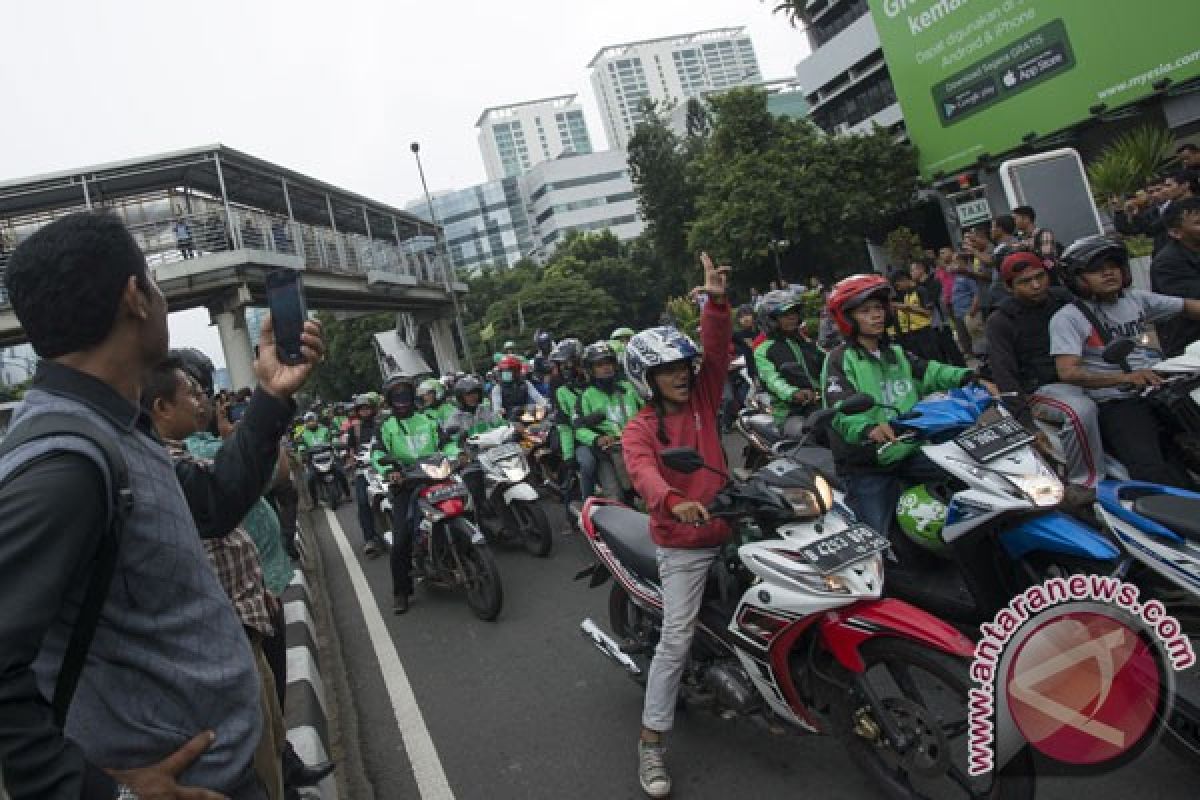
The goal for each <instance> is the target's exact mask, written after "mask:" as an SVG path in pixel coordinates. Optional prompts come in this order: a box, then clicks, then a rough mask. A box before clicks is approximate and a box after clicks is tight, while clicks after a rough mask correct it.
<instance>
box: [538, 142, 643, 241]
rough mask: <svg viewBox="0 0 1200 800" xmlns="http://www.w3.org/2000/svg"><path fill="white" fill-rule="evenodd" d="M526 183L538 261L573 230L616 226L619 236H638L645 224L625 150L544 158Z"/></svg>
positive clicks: (614, 228) (612, 227)
mask: <svg viewBox="0 0 1200 800" xmlns="http://www.w3.org/2000/svg"><path fill="white" fill-rule="evenodd" d="M521 186H522V190H523V192H524V194H525V197H526V201H527V204H528V206H527V207H528V210H529V218H530V220H531V222H532V223H533V234H534V239H535V242H534V245H535V247H534V254H533V255H534V258H535V260H538V261H544V260H545V259H546V258H549V256H550V255H551V254H552V253H553V252H554V250H555V248H556V247H558V245H559V244H560V243H561V242H562V240H563V239H565V238H566V236H567V234H568V233H570V232H572V231H600V230H611V231H612V232H613V234H614V235H615V236H616V237H617V238H618V239H632V238H634V237H636V236H638V235H639V234H641V232H642V230H643V228H644V227H645V225H644V224H643V222H642V218H641V217H640V216H638V209H637V195H636V194H634V191H633V183H632V181H631V180H630V178H629V164H628V163H627V161H626V158H625V153H623V152H621V151H620V150H604V151H601V152H599V153H591V154H590V155H578V156H570V155H563V156H561V157H560V158H557V159H555V160H553V161H545V162H542V163H541V164H538V165H537V166H535V167H534V168H533V169H531V170H530V171H529V172H528V173H526V174H525V176H524V177H522V178H521Z"/></svg>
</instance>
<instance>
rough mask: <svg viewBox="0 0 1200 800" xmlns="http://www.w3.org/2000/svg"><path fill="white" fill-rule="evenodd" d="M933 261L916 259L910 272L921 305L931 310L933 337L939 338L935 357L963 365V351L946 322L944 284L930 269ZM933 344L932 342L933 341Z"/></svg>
mask: <svg viewBox="0 0 1200 800" xmlns="http://www.w3.org/2000/svg"><path fill="white" fill-rule="evenodd" d="M931 263H933V262H931V261H914V262H913V263H912V265H911V266H910V267H909V274H910V275H911V276H912V279H913V283H914V284H916V291H917V298H918V299H919V300H920V301H921V307H922V308H924V309H925V310H926V311H928V312H930V313H931V314H932V315H933V316H932V317H931V318H930V326H931V329H932V331H933V337H934V338H935V339H936V340H937V344H936V348H935V354H934V355H933V358H934V359H936V360H938V361H941V362H942V363H944V364H953V365H954V366H959V367H961V366H963V363H964V362H963V357H962V353H961V352H959V349H958V346H957V345H956V344H955V343H954V335H953V334H952V333H951V330H950V326H949V325H948V324H947V322H946V307H945V306H944V305H943V304H942V295H943V293H944V292H943V290H942V284H941V281H939V280H938V279H937V278H935V277H934V274H933V271H932V270H931V269H930V266H929V265H930V264H931ZM931 346H933V345H932V343H931Z"/></svg>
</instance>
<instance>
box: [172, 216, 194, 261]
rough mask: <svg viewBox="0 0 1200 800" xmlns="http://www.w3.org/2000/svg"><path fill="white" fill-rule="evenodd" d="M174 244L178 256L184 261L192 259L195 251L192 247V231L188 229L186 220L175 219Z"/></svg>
mask: <svg viewBox="0 0 1200 800" xmlns="http://www.w3.org/2000/svg"><path fill="white" fill-rule="evenodd" d="M175 244H176V245H177V246H178V247H179V255H181V256H183V257H184V259H188V258H194V257H195V255H196V251H195V249H194V248H193V246H192V229H191V228H190V227H188V223H187V220H186V219H184V218H183V217H180V216H176V217H175Z"/></svg>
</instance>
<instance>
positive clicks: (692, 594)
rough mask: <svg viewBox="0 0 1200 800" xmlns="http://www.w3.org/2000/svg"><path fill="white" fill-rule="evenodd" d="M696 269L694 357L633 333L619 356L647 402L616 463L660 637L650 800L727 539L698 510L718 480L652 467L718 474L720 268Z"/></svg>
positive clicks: (657, 789) (687, 346) (647, 777)
mask: <svg viewBox="0 0 1200 800" xmlns="http://www.w3.org/2000/svg"><path fill="white" fill-rule="evenodd" d="M701 260H702V261H703V263H704V273H705V275H704V277H705V285H704V291H705V292H707V293H708V302H707V303H705V304H704V309H703V310H702V311H701V326H700V330H701V337H702V342H703V345H704V355H703V357H701V355H700V353H699V351H698V350H697V349H696V346H695V344H694V343H693V342H692V341H691V340H690V339H688V338H687V337H686V336H684V335H683V334H682V333H680V332H679V331H678V330H676V329H675V328H670V327H661V328H651V329H649V330H645V331H642V332H641V333H639V334H637V335H636V336H634V337H633V339H632V340H631V341H630V342H629V346H628V348H627V349H626V353H625V365H626V369H627V370H628V374H629V379H630V381H632V382H633V384H634V385H636V387H637V391H638V392H640V393H641V395H642V396H643V397H644V398H646V400H647V405H645V406H644V407H643V408H642V409H641V410H640V411H639V412H638V414H637V415H636V416H635V417H634V418H633V419H632V420H631V421H630V423H629V425H628V426H627V427H626V429H625V435H624V439H625V459H626V461H627V462H628V465H629V470H630V475H631V477H632V478H633V482H634V485H635V486H636V488H637V490H638V493H639V494H640V495H641V496H642V497H643V498H644V499H645V501H646V509H647V511H649V513H650V535H651V537H652V538H653V539H654V542H655V544H656V545H657V560H658V571H659V576H660V578H661V581H662V599H663V618H662V632H661V635H660V637H659V641H658V646H657V647H656V648H655V650H654V658H653V660H652V661H651V664H650V671H649V675H648V676H647V679H646V698H645V704H644V707H643V711H642V730H641V736H640V737H639V739H638V780H639V782H640V783H641V785H642V790H643V791H645V793H646V794H647V795H649V796H650V797H666V796H667V795H668V794H670V792H671V777H670V773H669V772H668V771H667V766H666V760H665V757H666V744H665V741H664V734H665V733H666V732H667V731H669V730H671V728H672V727H673V724H674V720H675V706H676V702H677V697H678V694H679V682H680V679H681V678H682V676H683V670H684V667H685V665H686V664H687V660H688V652H689V650H690V649H691V644H692V635H693V633H694V631H695V626H696V617H697V615H698V614H699V613H700V606H701V603H702V601H703V598H704V588H705V585H706V583H707V580H706V579H707V577H708V572H709V569H710V567H711V566H712V564H713V562H714V561H715V560H716V558H717V556H718V555H719V553H720V548H721V545H722V544H724V543H725V542H726V541H727V540H728V539H729V536H730V529H729V526H728V525H727V524H726V523H725V521H724V520H721V519H710V518H709V515H708V511H707V510H706V508H707V506H708V504H710V503H711V502H712V501H713V500H714V498H715V497H716V495H717V492H718V491H720V490H721V488H723V486H724V483H725V481H724V479H723V478H722V477H721V476H720V475H716V474H714V473H712V472H709V471H708V470H698V471H696V472H693V473H691V474H683V473H679V472H675V471H672V470H667V469H666V468H665V467H664V466H663V463H662V460H661V455H662V451H663V450H664V449H666V448H671V447H691V448H694V449H695V450H697V451H698V452H699V453H700V455H701V456H703V457H704V460H705V462H706V463H708V464H710V465H711V466H713V467H715V468H724V466H725V456H724V452H723V451H722V448H721V436H720V431H719V430H718V429H717V424H716V419H717V410H718V409H719V407H720V404H721V394H722V387H723V386H724V384H725V376H726V374H727V372H728V370H729V362H730V353H729V338H730V335H731V333H732V327H733V326H732V321H731V318H730V313H729V305H728V304H727V303H726V301H725V280H726V272H727V271H728V269H729V268H728V267H721V268H719V269H718V268H717V267H715V266H713V263H712V261H711V259H709V257H708V255H707V254H704V253H702V254H701Z"/></svg>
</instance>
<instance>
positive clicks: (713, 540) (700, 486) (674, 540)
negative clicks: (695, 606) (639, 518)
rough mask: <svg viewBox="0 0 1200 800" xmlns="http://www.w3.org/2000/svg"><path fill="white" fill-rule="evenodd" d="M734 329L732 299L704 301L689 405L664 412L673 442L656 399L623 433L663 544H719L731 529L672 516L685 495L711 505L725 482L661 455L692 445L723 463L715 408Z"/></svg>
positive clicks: (718, 522) (653, 529)
mask: <svg viewBox="0 0 1200 800" xmlns="http://www.w3.org/2000/svg"><path fill="white" fill-rule="evenodd" d="M732 335H733V318H732V317H731V316H730V313H729V304H728V302H721V303H717V302H713V301H709V302H708V303H705V304H704V311H703V312H702V313H701V316H700V340H701V342H702V344H703V346H704V360H703V362H702V363H701V366H700V374H699V375H698V376H697V377H696V386H695V388H694V389H693V390H692V394H691V396H690V397H689V398H688V404H687V406H686V407H685V408H684V409H683V410H681V411H679V412H678V413H675V414H668V415H667V416H666V417H664V418H663V419H664V422H665V425H666V429H667V439H668V440H669V442H668V443H667V444H663V443H662V442H661V441H659V438H658V415H657V413H656V412H655V410H654V407H653V405H647V406H645V407H644V408H643V409H642V410H641V411H639V412H638V414H637V416H635V417H634V418H633V419H631V420H630V421H629V424H628V425H627V426H626V427H625V430H624V432H622V434H621V447H622V452H623V454H624V456H625V466H626V468H627V469H628V471H629V477H630V479H631V480H632V481H633V485H634V488H636V489H637V491H638V494H640V495H641V496H642V498H643V499H644V500H645V501H646V508H647V510H649V512H650V536H651V537H652V538H653V539H654V542H655V544H658V545H660V546H662V547H685V548H696V547H715V546H717V545H719V544H722V543H724V542H725V541H726V540H727V539H728V538H729V535H730V531H729V526H728V525H727V524H726V523H725V520H722V519H714V520H709V521H708V522H706V523H704V524H703V525H699V526H696V525H688V524H685V523H683V522H680V521H678V520H677V519H675V517H673V516H671V507H672V506H675V505H678V504H679V503H681V502H683V501H684V500H694V501H696V502H697V503H701V504H702V505H705V506H707V505H708V504H709V503H711V502H712V501H713V498H715V497H716V495H717V492H718V491H720V490H721V488H722V487H724V485H725V481H724V479H722V478H721V476H719V475H716V474H714V473H712V472H709V471H708V470H704V469H702V470H697V471H696V472H693V473H692V474H690V475H686V474H683V473H680V472H675V471H673V470H670V469H667V468H666V467H665V466H663V463H662V460H661V459H660V458H659V455H660V454H661V453H662V451H663V450H665V449H666V448H669V447H691V448H694V449H695V450H697V451H699V453H700V455H701V456H703V457H704V463H706V464H708V465H709V466H711V467H715V468H716V469H720V470H724V469H725V451H724V450H723V449H722V448H721V432H720V429H719V428H718V427H717V412H718V411H719V410H720V408H721V394H722V391H723V390H724V387H725V379H726V377H727V375H728V374H729V362H730V360H731V359H730V354H729V347H728V344H729V340H730V337H731V336H732Z"/></svg>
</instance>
